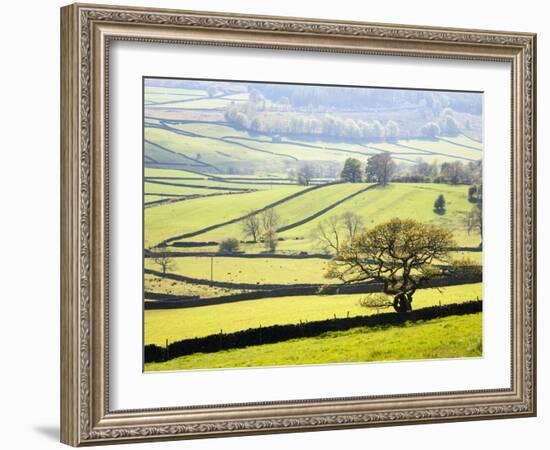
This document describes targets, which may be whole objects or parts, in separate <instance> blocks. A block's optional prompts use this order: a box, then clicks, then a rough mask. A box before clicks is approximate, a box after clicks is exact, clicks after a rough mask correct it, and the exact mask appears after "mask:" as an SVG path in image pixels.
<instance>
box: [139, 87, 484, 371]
mask: <svg viewBox="0 0 550 450" xmlns="http://www.w3.org/2000/svg"><path fill="white" fill-rule="evenodd" d="M142 152H143V193H142V195H143V343H142V345H143V362H144V371H145V372H153V371H179V370H203V369H233V368H246V367H280V366H302V365H311V364H343V363H347V364H349V363H375V362H386V361H411V360H433V359H440V358H479V357H482V356H483V327H482V322H483V320H482V315H483V312H482V311H483V288H482V287H483V286H482V267H483V181H482V173H483V93H481V92H465V91H443V90H422V89H414V86H412V87H406V88H387V87H369V86H336V85H314V84H291V83H270V82H258V81H231V80H202V79H177V78H156V77H144V78H143V148H142Z"/></svg>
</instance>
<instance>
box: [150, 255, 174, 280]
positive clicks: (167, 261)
mask: <svg viewBox="0 0 550 450" xmlns="http://www.w3.org/2000/svg"><path fill="white" fill-rule="evenodd" d="M153 262H154V263H155V264H156V265H157V266H159V267H160V269H161V271H162V276H163V277H164V276H165V275H166V272H168V270H170V269H172V268H173V266H174V260H173V258H172V257H171V256H169V255H168V253H167V252H165V251H157V252H155V253H154V256H153Z"/></svg>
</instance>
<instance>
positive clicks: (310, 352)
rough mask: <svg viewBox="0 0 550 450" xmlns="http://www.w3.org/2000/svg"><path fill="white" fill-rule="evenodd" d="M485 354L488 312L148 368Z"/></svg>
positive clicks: (187, 358)
mask: <svg viewBox="0 0 550 450" xmlns="http://www.w3.org/2000/svg"><path fill="white" fill-rule="evenodd" d="M481 356H483V339H482V315H481V314H470V315H465V316H459V317H445V318H442V319H433V320H428V321H424V322H417V323H406V324H405V325H404V326H397V327H376V328H374V327H373V328H367V327H362V328H354V329H351V330H348V331H338V332H330V333H325V334H323V335H321V336H318V337H313V338H303V339H293V340H291V341H286V342H279V343H276V344H265V345H258V346H252V347H247V348H243V349H233V350H223V351H220V352H217V353H207V354H205V353H197V354H194V355H190V356H182V357H179V358H174V359H172V360H169V361H166V362H163V363H148V364H145V370H146V371H169V370H197V369H216V368H227V367H232V368H241V367H261V366H289V365H293V366H296V365H303V364H332V363H357V362H381V361H408V360H420V359H426V360H428V359H436V358H466V357H481Z"/></svg>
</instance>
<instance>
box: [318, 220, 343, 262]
mask: <svg viewBox="0 0 550 450" xmlns="http://www.w3.org/2000/svg"><path fill="white" fill-rule="evenodd" d="M341 224H342V223H341V220H340V217H339V216H330V217H327V218H326V219H324V220H322V221H320V222H319V223H318V224H317V226H316V227H315V229H314V230H313V239H315V240H316V241H317V243H318V244H319V246H320V247H321V248H322V249H323V251H324V252H327V253H332V252H334V253H335V254H338V252H339V251H340V244H341V236H340V234H341Z"/></svg>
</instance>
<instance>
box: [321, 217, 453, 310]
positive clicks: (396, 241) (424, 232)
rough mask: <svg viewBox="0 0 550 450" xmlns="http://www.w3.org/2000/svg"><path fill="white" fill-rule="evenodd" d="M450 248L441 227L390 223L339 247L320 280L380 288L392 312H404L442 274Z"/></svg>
mask: <svg viewBox="0 0 550 450" xmlns="http://www.w3.org/2000/svg"><path fill="white" fill-rule="evenodd" d="M455 246H456V243H455V241H454V239H453V235H452V233H451V232H450V231H449V230H447V229H446V228H443V227H439V226H436V225H431V224H426V223H422V222H419V221H416V220H414V219H398V218H394V219H391V220H389V221H388V222H385V223H382V224H379V225H376V226H375V227H373V228H370V229H368V230H366V231H363V232H361V233H359V234H357V235H356V236H355V237H354V238H353V239H351V241H347V242H345V243H343V244H341V245H340V248H339V249H340V251H339V253H338V254H337V255H336V256H334V257H333V258H332V260H331V262H330V263H329V267H328V269H327V272H326V273H325V276H326V278H329V279H338V280H340V281H342V282H343V283H347V284H349V283H358V282H378V283H381V284H382V286H383V292H384V293H385V294H388V295H391V296H393V307H394V309H395V310H396V311H397V312H408V311H411V310H412V301H413V296H414V293H415V292H416V290H417V289H419V288H421V287H425V286H426V285H427V284H428V282H429V280H431V279H432V278H434V277H437V276H440V275H443V274H445V273H446V266H445V263H447V264H451V262H452V259H451V257H450V251H451V249H452V248H453V247H455ZM436 261H437V262H438V263H439V264H441V265H436V264H435V262H436Z"/></svg>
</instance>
